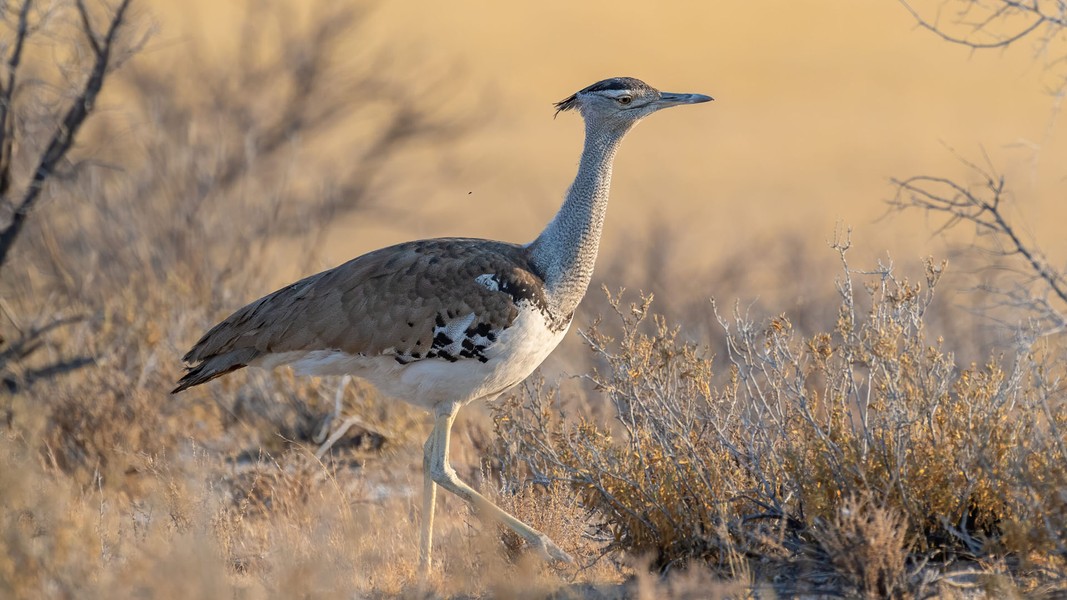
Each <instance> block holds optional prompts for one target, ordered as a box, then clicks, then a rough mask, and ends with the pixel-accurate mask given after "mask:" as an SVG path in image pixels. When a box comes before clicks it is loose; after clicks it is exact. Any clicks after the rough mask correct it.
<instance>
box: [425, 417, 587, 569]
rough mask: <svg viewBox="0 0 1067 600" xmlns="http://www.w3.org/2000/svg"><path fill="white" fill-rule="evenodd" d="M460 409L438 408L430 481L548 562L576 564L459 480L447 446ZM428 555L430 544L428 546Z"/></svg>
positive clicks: (429, 460)
mask: <svg viewBox="0 0 1067 600" xmlns="http://www.w3.org/2000/svg"><path fill="white" fill-rule="evenodd" d="M458 410H459V406H458V405H457V406H451V407H447V408H442V409H439V410H438V412H437V418H436V420H435V421H434V426H433V432H432V433H431V434H430V439H429V440H427V442H426V457H425V461H426V462H425V466H424V468H425V469H426V472H428V473H429V476H430V478H431V479H432V480H433V481H435V482H437V483H438V484H440V486H441V487H443V488H445V489H446V490H448V491H450V492H452V493H453V494H455V495H457V496H459V497H460V498H462V499H463V500H465V501H466V502H467V503H468V504H470V505H471V506H473V507H474V508H475V509H477V510H478V512H479V513H481V514H485V515H488V516H490V517H492V518H493V519H495V520H497V521H499V522H500V523H502V524H503V525H504V526H506V527H508V528H509V529H511V530H512V531H514V532H515V533H517V534H519V535H520V536H522V538H523V539H525V540H526V543H527V544H529V545H530V547H531V548H533V549H534V550H536V551H537V552H538V553H539V554H540V555H541V556H543V557H544V558H546V559H547V560H558V561H563V562H573V559H571V557H570V555H568V554H567V553H566V552H564V551H563V550H561V549H560V547H559V546H557V545H556V544H555V543H553V542H552V540H550V539H548V536H546V535H545V534H543V533H541V532H540V531H537V530H536V529H534V528H533V527H530V526H529V525H527V524H526V523H523V522H522V521H520V520H518V519H516V518H515V517H514V516H512V515H511V514H509V513H508V512H506V511H504V510H503V509H501V508H500V507H498V506H497V505H495V504H493V503H492V502H490V501H489V500H488V499H487V498H486V497H485V496H483V495H481V494H479V493H478V492H476V491H475V490H474V489H473V488H471V487H470V486H469V485H467V484H465V483H463V482H462V481H460V479H459V477H458V476H457V475H456V471H455V470H454V469H453V468H452V465H450V464H449V462H448V443H449V438H450V437H451V435H452V422H453V421H454V420H455V418H456V412H457V411H458ZM425 527H426V524H425V523H423V536H424V537H423V540H424V544H425V542H426V541H427V540H428V538H427V537H426V536H427V533H426V529H425ZM425 548H426V550H427V552H428V550H429V545H428V544H425Z"/></svg>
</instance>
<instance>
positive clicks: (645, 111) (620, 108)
mask: <svg viewBox="0 0 1067 600" xmlns="http://www.w3.org/2000/svg"><path fill="white" fill-rule="evenodd" d="M710 100H712V98H711V96H705V95H703V94H675V93H671V92H661V91H659V90H657V89H656V88H654V87H652V86H650V85H648V84H647V83H645V82H643V81H641V80H640V79H634V78H633V77H613V78H611V79H605V80H603V81H598V82H596V83H594V84H593V85H591V86H589V87H587V88H585V89H583V90H580V91H578V92H576V93H574V94H572V95H571V96H570V97H569V98H565V99H563V100H560V101H559V102H557V103H556V114H557V115H558V114H559V113H561V112H563V111H567V110H577V111H578V112H580V113H581V114H582V116H583V117H584V118H585V120H586V122H587V123H590V124H593V125H601V126H616V127H618V126H621V127H624V128H627V127H629V126H631V125H633V124H634V123H636V122H638V121H640V120H641V119H643V118H645V117H647V116H648V115H650V114H652V113H654V112H656V111H657V110H660V109H663V108H668V107H671V106H680V105H682V104H697V103H699V102H708V101H710Z"/></svg>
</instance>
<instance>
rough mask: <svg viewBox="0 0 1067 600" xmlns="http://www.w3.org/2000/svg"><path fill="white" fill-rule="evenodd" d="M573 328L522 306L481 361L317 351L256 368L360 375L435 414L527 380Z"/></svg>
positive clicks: (272, 359) (279, 357) (270, 359)
mask: <svg viewBox="0 0 1067 600" xmlns="http://www.w3.org/2000/svg"><path fill="white" fill-rule="evenodd" d="M568 328H569V324H568V327H565V328H564V329H563V330H561V331H553V330H552V329H550V328H549V327H548V324H547V322H546V321H545V318H544V315H543V314H542V313H541V312H540V311H539V310H537V309H536V308H535V307H533V306H531V305H529V304H526V303H522V304H520V305H519V314H518V316H516V318H515V320H514V321H513V322H512V323H511V326H510V327H508V328H507V329H504V330H502V331H500V332H499V333H498V334H497V339H496V341H495V342H494V343H492V344H491V345H489V346H488V347H487V348H486V349H485V352H484V355H485V357H486V358H487V359H488V360H487V361H486V362H481V361H478V360H474V359H462V360H458V361H455V362H449V361H447V360H444V359H440V358H435V359H425V360H418V361H415V362H411V363H408V364H401V363H400V362H398V361H397V360H396V358H395V356H392V355H388V354H386V355H379V356H360V355H352V354H348V353H345V352H342V351H340V350H312V351H308V352H284V353H278V354H272V355H268V356H267V357H264V359H262V360H260V361H258V362H257V363H256V366H259V367H264V368H267V369H270V368H273V367H275V366H279V365H282V364H288V365H290V366H291V367H292V368H293V369H294V370H295V371H296V373H297V374H298V375H346V374H348V375H355V376H357V377H363V378H364V379H367V380H368V381H370V382H371V383H373V384H374V385H375V386H377V387H378V389H380V390H381V391H382V392H383V393H385V394H388V395H390V396H395V397H397V398H399V399H401V400H404V401H406V402H409V403H411V404H414V405H416V406H421V407H423V408H426V409H427V410H432V409H433V407H434V406H436V405H438V404H443V403H455V402H458V403H460V404H466V403H468V402H471V401H473V400H477V399H480V398H487V397H489V398H491V397H494V396H496V395H498V394H500V393H501V392H503V391H505V390H507V389H508V388H510V387H512V386H514V385H516V384H518V383H519V382H521V381H522V380H523V379H526V378H527V377H528V376H529V375H530V373H532V372H533V371H534V369H536V368H537V367H538V365H540V364H541V363H542V362H543V361H544V360H545V358H547V357H548V355H549V354H551V352H552V351H553V350H554V349H555V348H556V346H557V345H559V343H560V341H561V340H562V339H563V336H564V335H566V333H567V329H568Z"/></svg>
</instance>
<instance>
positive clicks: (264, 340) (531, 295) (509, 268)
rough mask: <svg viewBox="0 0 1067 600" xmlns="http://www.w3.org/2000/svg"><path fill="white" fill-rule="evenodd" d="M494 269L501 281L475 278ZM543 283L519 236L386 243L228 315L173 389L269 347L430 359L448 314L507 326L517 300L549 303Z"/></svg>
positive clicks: (477, 324) (476, 324) (486, 325)
mask: <svg viewBox="0 0 1067 600" xmlns="http://www.w3.org/2000/svg"><path fill="white" fill-rule="evenodd" d="M486 274H488V275H491V276H492V279H493V281H494V282H495V284H496V285H489V286H487V285H485V284H484V283H480V282H479V281H478V280H477V278H478V277H479V276H481V275H486ZM542 285H543V283H542V280H541V278H540V277H539V276H538V275H537V274H535V272H534V270H533V269H532V268H531V266H530V264H529V262H528V258H527V255H526V252H525V250H524V249H523V248H522V247H519V246H515V245H513V244H505V243H500V242H488V241H485V240H472V239H463V238H444V239H436V240H424V241H418V242H408V243H405V244H400V245H397V246H391V247H389V248H383V249H381V250H377V251H375V252H371V253H369V254H365V255H363V256H360V257H359V258H356V259H353V260H351V261H349V262H347V263H345V264H343V265H340V266H338V267H335V268H333V269H330V270H328V271H324V272H322V273H318V274H316V275H312V276H310V277H307V278H305V279H302V280H300V281H298V282H296V283H293V284H291V285H288V286H286V287H284V288H282V289H280V290H278V291H276V292H274V293H272V294H269V295H267V296H264V297H263V298H260V299H259V300H256V301H255V302H252V303H251V304H249V305H247V306H245V307H244V308H241V309H240V310H238V311H237V312H235V313H233V314H232V315H230V316H229V317H227V318H226V319H225V320H224V321H222V322H221V323H219V324H218V325H216V326H215V327H213V328H212V329H211V330H210V331H208V332H207V333H206V334H205V335H204V337H203V338H201V339H200V341H199V342H197V343H196V345H195V346H193V348H192V350H190V351H189V352H188V354H186V355H185V357H184V359H183V360H184V361H185V362H186V363H188V364H189V365H190V367H189V371H188V372H187V373H186V374H185V376H184V377H182V379H181V380H180V381H179V382H178V387H177V388H176V389H175V390H174V391H175V392H179V391H181V390H183V389H186V388H188V387H191V386H194V385H199V384H200V383H204V382H206V381H209V380H211V379H214V378H215V377H218V376H220V375H224V374H226V373H228V372H230V371H233V370H236V369H240V368H241V367H244V366H245V365H248V364H249V363H250V362H251V361H253V360H255V359H257V358H260V357H263V356H264V355H267V354H270V353H279V352H290V351H301V350H323V349H334V350H341V351H344V352H347V353H350V354H362V355H367V356H372V355H380V354H395V355H398V360H410V359H413V358H414V359H425V358H427V354H428V353H430V350H431V348H433V347H434V331H435V328H437V327H439V326H441V325H443V324H444V322H445V321H449V320H451V319H453V318H457V317H463V316H466V315H470V314H472V313H473V314H474V320H473V322H472V323H471V324H470V328H471V329H472V330H474V331H481V332H490V331H500V330H503V329H505V328H507V327H508V326H509V325H510V324H511V322H512V321H513V320H514V319H515V317H516V315H517V314H518V309H517V306H516V303H517V302H518V301H519V300H521V299H526V300H529V301H531V302H534V303H535V304H536V305H538V306H540V307H542V308H544V307H545V299H544V295H543V292H542ZM493 287H496V289H492V288H493ZM430 356H433V354H432V353H430ZM399 357H405V358H404V359H400V358H399ZM446 358H449V359H450V360H454V358H455V357H450V356H449V357H446Z"/></svg>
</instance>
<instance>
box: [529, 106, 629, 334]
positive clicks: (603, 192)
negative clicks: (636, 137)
mask: <svg viewBox="0 0 1067 600" xmlns="http://www.w3.org/2000/svg"><path fill="white" fill-rule="evenodd" d="M629 130H630V126H629V125H626V126H624V127H618V128H602V129H598V128H595V127H594V126H592V125H590V123H588V122H587V123H586V127H585V147H584V149H583V150H582V158H581V162H580V163H579V165H578V176H577V177H575V179H574V183H573V184H571V187H570V189H569V190H568V191H567V196H566V199H565V200H564V201H563V206H562V207H560V209H559V212H558V213H556V217H555V218H554V219H552V222H550V223H549V224H548V226H546V227H545V230H544V231H542V232H541V235H539V236H537V239H536V240H534V241H533V242H531V243H530V245H529V248H530V253H531V258H532V260H533V263H534V265H535V266H536V267H537V268H538V270H540V272H541V274H542V275H543V276H544V278H545V287H546V295H547V299H548V302H549V309H550V310H551V311H552V313H553V314H554V315H555V316H556V317H560V318H565V319H569V318H570V315H571V314H572V313H573V312H574V309H575V308H577V307H578V303H579V302H581V301H582V297H583V296H585V292H586V289H588V288H589V281H590V280H591V279H592V277H593V265H594V264H595V263H596V256H597V250H598V248H599V246H600V234H601V232H602V231H603V229H604V215H605V213H606V212H607V208H608V191H609V188H610V186H611V165H612V161H613V160H614V159H615V152H616V151H617V150H618V147H619V142H620V141H621V140H622V138H623V137H624V136H625V135H626V132H627V131H629Z"/></svg>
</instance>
